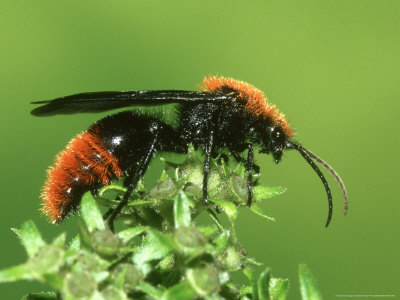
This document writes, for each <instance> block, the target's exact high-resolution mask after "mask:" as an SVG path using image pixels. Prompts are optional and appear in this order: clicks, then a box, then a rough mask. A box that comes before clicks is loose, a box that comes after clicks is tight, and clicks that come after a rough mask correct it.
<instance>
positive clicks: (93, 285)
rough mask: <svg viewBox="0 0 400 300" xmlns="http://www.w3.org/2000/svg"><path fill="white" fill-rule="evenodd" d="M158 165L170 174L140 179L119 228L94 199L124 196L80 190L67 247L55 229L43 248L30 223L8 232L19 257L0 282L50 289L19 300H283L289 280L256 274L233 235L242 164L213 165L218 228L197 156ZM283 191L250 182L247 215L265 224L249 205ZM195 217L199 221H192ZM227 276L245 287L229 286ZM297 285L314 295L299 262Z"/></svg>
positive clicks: (115, 189)
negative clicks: (75, 227) (22, 253)
mask: <svg viewBox="0 0 400 300" xmlns="http://www.w3.org/2000/svg"><path fill="white" fill-rule="evenodd" d="M165 166H166V168H165V169H169V170H170V171H172V173H173V174H172V175H168V172H167V171H166V170H164V171H163V173H162V174H161V177H160V179H159V181H158V182H157V183H156V184H155V186H153V187H152V188H151V189H145V187H144V185H143V183H142V182H140V184H139V185H138V187H137V189H136V191H135V193H134V194H133V195H132V197H131V200H130V202H129V204H128V205H127V207H126V208H124V210H123V211H122V213H121V216H120V219H121V221H122V223H123V224H124V226H120V227H121V228H117V230H116V232H114V233H113V232H111V231H110V230H109V229H108V228H107V225H106V223H105V222H104V221H103V218H102V214H101V212H100V210H99V208H98V206H97V203H98V202H99V203H102V204H104V205H106V206H109V207H115V205H116V204H117V203H118V200H115V199H118V198H119V197H120V196H121V195H123V194H124V192H125V189H124V188H123V187H122V186H121V185H119V184H113V185H109V186H106V187H104V188H103V189H101V190H100V191H99V193H98V196H97V199H96V200H95V199H94V198H93V196H92V195H91V194H90V193H86V194H85V195H84V196H83V199H82V202H81V207H80V212H81V219H82V222H80V223H79V229H80V234H79V235H78V236H76V237H75V238H74V239H73V240H72V241H71V242H69V244H68V245H66V235H65V234H64V233H62V234H60V235H59V236H58V237H57V238H56V239H55V240H54V241H53V242H52V243H46V242H45V241H44V240H43V238H42V236H41V235H40V233H39V231H38V229H37V228H36V226H35V224H34V223H33V222H31V221H27V222H25V223H24V224H23V225H22V228H21V229H19V230H17V229H13V230H14V232H15V233H16V234H17V235H18V237H19V238H20V240H21V242H22V244H23V246H24V247H25V249H26V251H27V254H28V261H27V262H26V263H25V264H22V265H18V266H15V267H11V268H8V269H5V270H2V271H0V282H10V281H16V280H22V279H24V280H37V281H40V282H43V283H46V284H47V285H49V286H50V287H51V288H53V289H54V290H56V291H57V292H49V293H41V294H36V295H33V294H30V295H27V296H25V297H24V299H64V300H68V299H92V300H94V299H164V300H167V299H182V300H185V299H260V300H264V299H286V295H287V293H288V288H289V281H288V280H287V279H282V278H275V277H273V276H272V274H271V270H270V269H269V268H266V269H265V270H264V271H263V272H261V274H260V275H259V276H256V275H255V272H254V271H253V269H252V268H253V266H255V265H257V266H260V265H261V264H260V263H259V262H257V261H255V260H254V259H252V258H250V257H248V255H247V253H246V251H245V250H244V248H243V246H242V245H241V244H240V243H239V241H238V240H237V237H236V234H235V228H234V220H235V218H236V217H237V214H238V207H240V206H243V205H245V203H246V200H247V185H246V181H245V180H244V179H243V177H244V175H245V167H244V165H243V164H237V165H235V166H228V165H227V164H226V163H225V162H224V160H223V159H220V158H218V159H216V160H214V161H213V166H212V172H211V176H210V183H209V195H210V196H209V198H210V201H211V202H213V204H214V205H215V207H216V208H217V210H219V211H221V212H223V213H224V214H225V215H226V221H225V222H224V223H222V222H220V221H219V217H218V216H217V215H216V214H215V213H214V212H213V210H211V209H210V207H209V206H205V205H204V204H203V202H202V197H201V196H202V193H201V188H200V186H201V182H202V160H201V159H200V158H199V154H198V153H197V152H195V151H194V150H193V149H191V151H190V152H189V155H188V156H187V158H186V160H185V161H184V162H183V163H181V164H174V163H171V162H166V161H165ZM170 173H171V172H170ZM256 179H257V178H255V180H256ZM284 191H285V190H284V189H283V188H272V187H263V186H260V185H257V184H256V185H255V186H254V200H255V202H256V203H254V205H252V207H251V210H252V211H253V212H255V213H256V214H258V215H260V216H262V217H264V218H266V219H267V220H273V218H271V217H269V216H268V215H266V214H265V213H264V212H263V211H262V210H261V208H260V207H259V206H257V202H258V201H260V200H262V199H267V198H271V197H273V196H275V195H279V194H281V193H283V192H284ZM201 214H205V215H206V216H207V218H208V220H209V222H208V223H206V224H204V225H201V224H199V222H197V221H195V220H196V218H198V216H199V215H201ZM235 272H242V273H243V274H244V275H245V276H246V277H247V279H248V283H247V284H242V285H240V284H237V283H235V282H234V281H233V279H232V274H233V273H235ZM300 283H301V294H302V297H303V299H319V298H320V295H319V293H318V291H317V290H316V288H315V283H314V280H313V279H312V276H311V273H310V272H309V270H308V269H307V268H306V267H305V266H301V268H300Z"/></svg>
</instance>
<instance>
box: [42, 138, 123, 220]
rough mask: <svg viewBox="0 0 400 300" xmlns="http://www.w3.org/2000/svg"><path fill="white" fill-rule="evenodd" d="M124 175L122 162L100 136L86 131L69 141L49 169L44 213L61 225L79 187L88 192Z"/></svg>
mask: <svg viewBox="0 0 400 300" xmlns="http://www.w3.org/2000/svg"><path fill="white" fill-rule="evenodd" d="M121 176H122V171H121V169H120V167H119V166H118V160H117V159H116V158H115V157H114V156H113V155H112V154H111V153H109V152H108V150H107V149H106V148H105V146H104V143H103V141H102V140H101V139H100V138H99V137H98V136H97V135H96V133H92V132H88V131H85V132H83V133H81V134H79V135H77V136H76V137H75V138H73V139H72V140H71V141H70V142H69V144H68V145H67V147H66V148H65V149H64V150H63V151H61V152H60V153H59V154H58V155H57V157H56V161H55V163H54V165H53V166H52V167H51V168H50V169H49V170H48V173H47V180H46V183H45V186H44V188H43V192H42V195H41V197H42V199H43V202H42V211H43V213H44V214H45V215H47V216H48V217H49V218H50V219H51V220H52V222H53V223H58V222H60V221H62V220H63V219H64V217H65V216H66V215H67V214H68V213H69V212H70V210H71V205H72V204H73V203H72V202H73V200H74V196H76V195H75V194H74V191H75V189H76V188H77V187H78V186H79V188H81V189H82V190H83V191H88V190H89V187H90V186H92V185H107V184H109V183H110V180H112V179H113V178H120V177H121ZM75 193H76V191H75Z"/></svg>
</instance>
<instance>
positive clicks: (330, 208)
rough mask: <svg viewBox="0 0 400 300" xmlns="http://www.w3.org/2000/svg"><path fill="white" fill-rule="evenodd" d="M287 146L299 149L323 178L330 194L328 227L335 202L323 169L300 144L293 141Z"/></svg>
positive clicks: (327, 192) (326, 225)
mask: <svg viewBox="0 0 400 300" xmlns="http://www.w3.org/2000/svg"><path fill="white" fill-rule="evenodd" d="M286 146H287V148H294V149H296V150H297V151H299V152H300V154H301V155H302V156H303V157H304V159H305V160H306V161H307V162H308V164H309V165H310V166H311V167H312V168H313V169H314V171H315V172H316V173H317V174H318V176H319V178H320V179H321V180H322V183H323V184H324V187H325V190H326V194H327V195H328V206H329V212H328V219H327V220H326V224H325V227H328V225H329V223H330V222H331V219H332V211H333V202H332V193H331V189H330V188H329V185H328V181H326V179H325V177H324V174H322V172H321V170H320V169H319V168H318V166H317V165H316V164H315V163H314V161H313V159H312V156H310V155H309V154H308V152H307V150H305V149H304V148H303V147H302V146H300V145H299V144H295V143H292V142H287V145H286ZM317 162H318V161H317Z"/></svg>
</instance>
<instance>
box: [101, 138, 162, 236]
mask: <svg viewBox="0 0 400 300" xmlns="http://www.w3.org/2000/svg"><path fill="white" fill-rule="evenodd" d="M156 142H157V135H156V136H155V137H154V139H153V141H152V142H151V145H150V148H149V150H148V151H147V153H146V155H145V156H143V158H142V160H141V162H140V165H139V168H138V171H137V173H136V174H135V176H132V177H131V178H129V179H130V180H129V181H130V182H129V183H128V190H127V191H126V193H125V195H124V198H122V200H121V202H120V203H119V204H118V206H117V207H116V208H115V209H114V210H113V212H112V213H111V216H110V218H109V219H108V225H109V227H110V229H111V231H114V221H115V218H116V217H117V215H118V214H119V213H120V212H121V210H122V208H123V207H124V206H125V205H126V204H127V203H128V199H129V196H130V195H131V194H132V191H133V189H134V188H135V187H136V185H137V183H138V181H139V179H140V178H142V177H143V175H144V173H145V172H146V170H147V167H148V166H149V163H150V161H151V158H152V156H153V154H154V151H155V145H156ZM106 214H108V215H110V212H109V211H108V212H107V213H106Z"/></svg>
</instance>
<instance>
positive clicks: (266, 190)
mask: <svg viewBox="0 0 400 300" xmlns="http://www.w3.org/2000/svg"><path fill="white" fill-rule="evenodd" d="M284 192H286V188H284V187H280V186H278V187H267V186H262V185H256V186H254V187H253V198H254V200H264V199H269V198H272V197H275V196H278V195H280V194H283V193H284Z"/></svg>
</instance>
